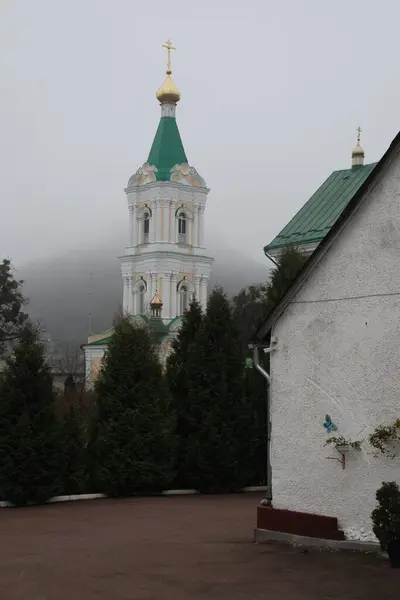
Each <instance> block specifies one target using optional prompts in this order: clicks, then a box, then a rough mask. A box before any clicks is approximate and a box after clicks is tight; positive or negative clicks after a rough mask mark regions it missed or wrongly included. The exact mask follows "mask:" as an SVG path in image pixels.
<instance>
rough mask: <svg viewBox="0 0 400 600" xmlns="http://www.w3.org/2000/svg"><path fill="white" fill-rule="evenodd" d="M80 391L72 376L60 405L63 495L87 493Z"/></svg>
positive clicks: (86, 469) (86, 463)
mask: <svg viewBox="0 0 400 600" xmlns="http://www.w3.org/2000/svg"><path fill="white" fill-rule="evenodd" d="M82 395H83V391H82V390H78V389H77V386H76V384H75V382H74V379H73V377H72V376H71V375H68V376H67V378H66V380H65V383H64V394H63V395H62V397H60V403H61V411H60V412H61V416H60V420H61V440H62V470H61V472H62V482H63V494H68V495H70V494H79V493H83V492H85V491H86V488H87V482H88V456H87V441H88V435H87V431H86V424H85V419H84V416H83V414H82V410H81V402H80V401H81V399H82Z"/></svg>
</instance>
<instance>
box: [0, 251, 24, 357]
mask: <svg viewBox="0 0 400 600" xmlns="http://www.w3.org/2000/svg"><path fill="white" fill-rule="evenodd" d="M22 283H23V282H22V281H18V280H17V279H15V278H14V275H13V268H12V265H11V262H10V261H9V260H7V259H4V260H3V261H2V262H1V263H0V358H1V356H2V355H3V354H4V353H5V351H6V350H7V348H8V346H9V345H10V344H12V343H13V342H15V341H16V340H17V339H19V337H20V334H21V332H22V330H23V327H24V324H25V323H26V320H27V318H28V315H27V314H26V313H24V312H23V310H22V308H23V306H24V304H26V301H25V299H24V297H23V295H22Z"/></svg>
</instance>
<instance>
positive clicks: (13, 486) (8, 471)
mask: <svg viewBox="0 0 400 600" xmlns="http://www.w3.org/2000/svg"><path fill="white" fill-rule="evenodd" d="M55 400H56V398H55V393H54V391H53V387H52V378H51V374H50V368H49V366H48V365H47V363H46V361H45V356H44V347H43V345H42V344H41V343H40V341H39V340H38V335H37V333H36V332H35V331H34V330H33V328H32V327H31V326H28V325H26V326H25V328H24V330H23V331H22V333H21V335H20V339H19V342H18V344H17V346H16V347H15V348H14V351H13V353H12V354H11V356H10V357H9V358H8V359H7V361H6V367H5V370H4V373H3V377H2V379H1V384H0V497H1V498H2V500H7V501H9V502H11V503H12V504H15V505H24V504H28V503H31V502H32V503H41V502H45V501H46V500H48V499H49V498H50V497H51V496H54V495H55V494H57V493H58V492H59V491H60V476H59V471H60V436H59V423H58V420H57V416H56V411H55Z"/></svg>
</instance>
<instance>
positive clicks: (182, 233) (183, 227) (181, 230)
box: [178, 213, 187, 244]
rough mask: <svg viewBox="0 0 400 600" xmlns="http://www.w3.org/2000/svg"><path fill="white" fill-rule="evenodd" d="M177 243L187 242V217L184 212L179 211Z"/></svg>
mask: <svg viewBox="0 0 400 600" xmlns="http://www.w3.org/2000/svg"><path fill="white" fill-rule="evenodd" d="M178 234H179V237H178V239H179V243H180V244H187V217H186V213H180V215H179V217H178Z"/></svg>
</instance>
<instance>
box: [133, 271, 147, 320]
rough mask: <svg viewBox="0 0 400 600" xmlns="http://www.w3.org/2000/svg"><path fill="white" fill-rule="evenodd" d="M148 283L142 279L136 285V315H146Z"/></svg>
mask: <svg viewBox="0 0 400 600" xmlns="http://www.w3.org/2000/svg"><path fill="white" fill-rule="evenodd" d="M146 290H147V287H146V282H145V280H144V279H142V278H140V279H139V281H138V282H137V283H136V288H135V292H134V293H135V314H136V315H144V314H146Z"/></svg>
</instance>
